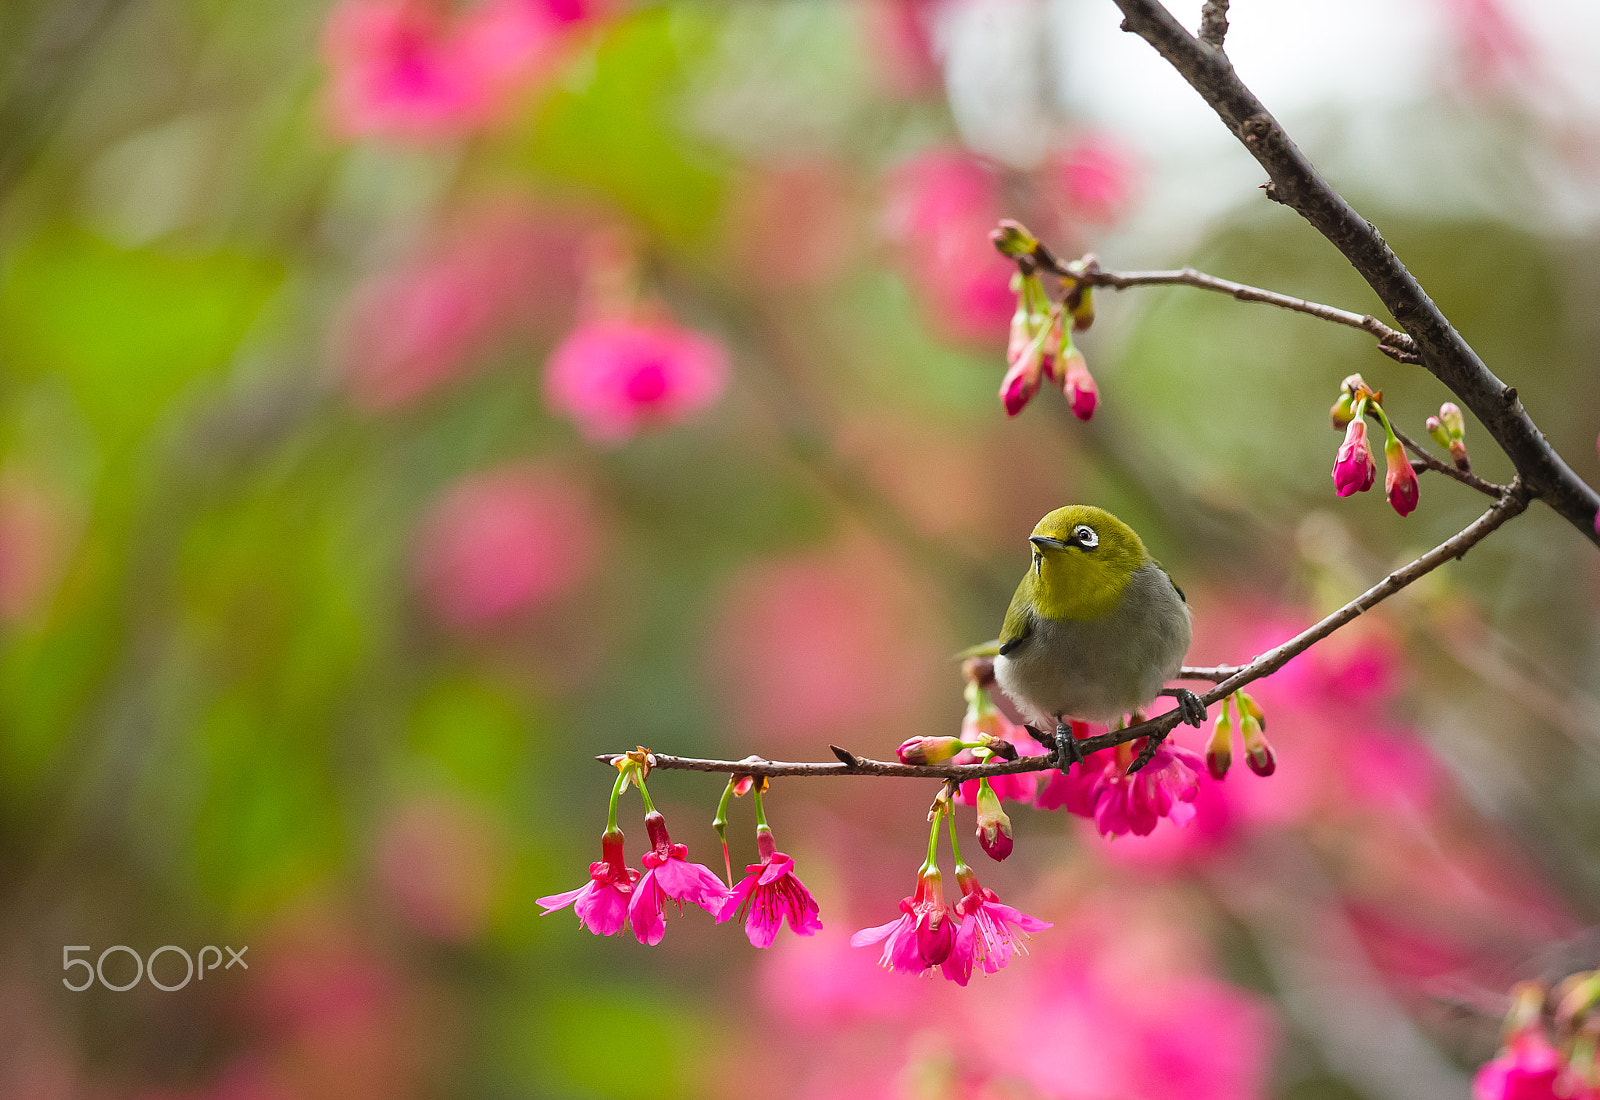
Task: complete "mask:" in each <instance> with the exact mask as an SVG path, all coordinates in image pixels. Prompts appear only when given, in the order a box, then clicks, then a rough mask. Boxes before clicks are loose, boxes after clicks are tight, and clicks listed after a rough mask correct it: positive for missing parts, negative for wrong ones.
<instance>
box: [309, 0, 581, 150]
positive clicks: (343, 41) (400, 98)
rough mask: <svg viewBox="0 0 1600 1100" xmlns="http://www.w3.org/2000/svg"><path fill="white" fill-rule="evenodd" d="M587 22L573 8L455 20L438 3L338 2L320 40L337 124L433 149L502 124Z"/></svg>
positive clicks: (496, 0)
mask: <svg viewBox="0 0 1600 1100" xmlns="http://www.w3.org/2000/svg"><path fill="white" fill-rule="evenodd" d="M587 15H588V11H587V5H585V4H582V3H574V2H573V0H487V2H485V3H482V4H479V5H477V6H476V7H473V8H472V9H470V10H468V11H467V12H465V13H464V14H462V15H461V16H460V17H458V18H455V19H452V18H451V17H450V16H448V15H447V13H446V12H445V10H444V9H443V8H442V7H441V5H440V4H439V3H438V2H437V0H341V2H340V3H339V4H338V5H337V6H336V7H335V8H334V10H333V12H332V13H331V14H330V15H329V17H328V23H327V27H326V29H325V32H324V35H323V54H324V57H325V58H326V60H327V63H328V67H329V75H330V88H329V93H328V98H329V103H328V106H329V114H330V121H331V124H332V126H333V128H334V130H335V131H336V132H337V133H338V134H339V135H340V136H342V137H346V138H359V137H378V138H388V139H399V140H409V141H427V140H436V139H440V138H449V137H456V136H459V135H461V134H464V133H467V132H469V131H471V130H473V129H476V128H478V127H481V126H483V125H486V124H489V123H492V122H495V121H498V120H499V119H500V118H501V117H502V116H503V115H504V114H505V113H506V111H507V109H508V107H509V106H510V105H511V104H512V103H513V102H514V100H515V97H516V96H517V95H518V94H519V93H520V92H522V91H523V90H524V89H526V88H527V87H529V86H531V85H532V84H533V83H535V82H536V81H538V80H539V79H540V78H541V77H543V76H544V75H545V74H546V73H547V72H549V71H550V69H551V65H552V62H553V61H554V60H555V59H556V58H557V57H558V56H559V54H560V52H561V48H562V46H563V45H564V42H565V35H566V32H567V31H568V29H569V28H570V27H572V26H573V25H575V24H576V23H578V22H581V21H582V20H583V19H584V18H586V16H587Z"/></svg>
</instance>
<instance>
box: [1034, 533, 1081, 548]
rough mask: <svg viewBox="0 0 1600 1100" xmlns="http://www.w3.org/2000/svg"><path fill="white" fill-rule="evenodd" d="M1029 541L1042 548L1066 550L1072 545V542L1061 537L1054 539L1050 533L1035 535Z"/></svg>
mask: <svg viewBox="0 0 1600 1100" xmlns="http://www.w3.org/2000/svg"><path fill="white" fill-rule="evenodd" d="M1028 541H1029V542H1031V543H1033V544H1034V545H1035V546H1037V547H1038V548H1039V549H1040V550H1065V549H1066V548H1067V547H1068V546H1070V545H1071V544H1070V543H1066V542H1062V541H1061V540H1060V539H1053V538H1051V537H1050V536H1048V535H1034V536H1032V537H1031V538H1029V539H1028Z"/></svg>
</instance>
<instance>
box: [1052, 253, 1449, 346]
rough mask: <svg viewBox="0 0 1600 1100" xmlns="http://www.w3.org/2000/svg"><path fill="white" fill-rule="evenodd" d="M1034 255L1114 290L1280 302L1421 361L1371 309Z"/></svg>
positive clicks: (1190, 271) (1195, 275) (1186, 272)
mask: <svg viewBox="0 0 1600 1100" xmlns="http://www.w3.org/2000/svg"><path fill="white" fill-rule="evenodd" d="M1034 257H1035V258H1036V259H1037V260H1038V261H1039V262H1040V263H1042V264H1043V265H1044V266H1046V267H1048V268H1049V269H1050V270H1052V271H1054V272H1055V273H1056V274H1058V275H1060V276H1062V277H1064V278H1069V279H1076V280H1078V281H1079V282H1081V283H1086V284H1088V285H1089V286H1099V287H1110V288H1111V289H1113V290H1126V289H1128V288H1129V287H1135V286H1192V287H1196V288H1198V289H1200V290H1213V291H1216V292H1217V293H1219V294H1226V295H1228V296H1230V297H1232V298H1237V299H1238V300H1239V301H1241V302H1262V303H1264V304H1266V305H1269V306H1277V307H1278V308H1279V309H1288V310H1293V311H1294V312H1296V313H1305V314H1309V315H1310V316H1312V317H1320V318H1321V319H1322V320H1324V321H1332V322H1333V323H1334V324H1336V325H1344V326H1346V327H1347V328H1353V329H1360V330H1361V331H1362V332H1366V333H1369V334H1371V335H1372V336H1375V337H1377V338H1378V347H1379V349H1380V350H1381V351H1382V352H1383V353H1384V354H1385V355H1388V356H1389V357H1390V358H1391V359H1397V360H1399V361H1401V362H1411V363H1414V362H1416V361H1417V351H1416V344H1415V342H1414V341H1413V340H1412V339H1411V337H1409V336H1407V335H1406V334H1405V333H1403V332H1400V331H1398V330H1396V329H1393V328H1390V327H1389V326H1388V325H1386V324H1384V323H1383V322H1382V321H1380V320H1378V319H1377V318H1376V317H1374V316H1372V315H1371V314H1370V313H1352V312H1350V311H1349V310H1347V309H1339V308H1337V307H1336V306H1325V305H1323V304H1322V303H1320V302H1308V301H1306V300H1305V299H1304V298H1295V297H1293V296H1291V295H1288V294H1279V293H1278V292H1277V291H1273V290H1263V289H1261V288H1260V287H1257V286H1248V285H1246V284H1244V283H1236V282H1233V281H1232V280H1230V279H1219V278H1217V276H1215V275H1207V274H1206V273H1205V272H1203V271H1196V270H1195V269H1194V268H1192V267H1184V268H1179V269H1178V270H1176V271H1102V270H1101V269H1100V267H1099V265H1098V264H1096V263H1095V262H1094V261H1093V260H1092V259H1090V260H1088V261H1087V262H1085V261H1076V262H1073V263H1062V262H1061V261H1060V260H1059V259H1057V258H1056V257H1055V256H1054V255H1052V254H1051V253H1050V251H1049V250H1048V249H1046V248H1045V247H1044V246H1043V245H1041V246H1040V247H1039V248H1038V249H1037V250H1035V252H1034Z"/></svg>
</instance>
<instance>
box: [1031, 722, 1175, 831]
mask: <svg viewBox="0 0 1600 1100" xmlns="http://www.w3.org/2000/svg"><path fill="white" fill-rule="evenodd" d="M1137 744H1138V742H1128V743H1125V744H1122V745H1118V746H1116V747H1115V748H1110V749H1102V750H1100V751H1099V752H1094V753H1090V754H1089V756H1088V758H1087V759H1085V760H1084V761H1083V763H1081V764H1075V765H1073V766H1072V769H1071V771H1070V772H1067V773H1062V772H1055V773H1053V774H1052V775H1051V776H1050V778H1049V780H1048V781H1047V783H1046V785H1045V786H1044V787H1043V788H1041V789H1040V791H1039V794H1038V796H1037V797H1036V798H1035V799H1034V805H1036V806H1038V807H1040V808H1041V809H1047V810H1049V809H1055V808H1056V807H1065V808H1066V809H1067V810H1068V811H1069V812H1071V813H1074V814H1077V815H1078V816H1080V817H1088V818H1092V819H1093V820H1094V823H1095V827H1096V828H1098V829H1099V830H1100V834H1101V835H1102V836H1122V835H1124V834H1126V833H1133V834H1134V835H1135V836H1149V835H1150V833H1151V832H1152V831H1154V829H1155V827H1156V824H1157V823H1158V822H1159V821H1160V820H1161V819H1162V818H1163V817H1164V818H1167V819H1168V820H1169V821H1171V822H1172V823H1173V824H1174V825H1178V826H1182V825H1187V824H1188V823H1189V821H1190V820H1191V819H1192V818H1193V817H1194V813H1195V811H1194V805H1193V803H1194V800H1195V798H1196V797H1197V796H1198V795H1199V793H1200V772H1201V770H1202V769H1203V768H1204V767H1205V761H1204V760H1203V759H1202V757H1201V756H1200V754H1199V753H1197V752H1195V751H1194V750H1192V749H1186V748H1184V747H1183V746H1181V745H1176V744H1173V743H1172V741H1171V740H1167V741H1163V742H1162V744H1161V746H1160V747H1159V748H1157V749H1156V751H1155V754H1154V755H1153V756H1152V757H1151V758H1150V762H1149V763H1148V764H1146V765H1145V766H1144V767H1143V768H1142V769H1140V770H1139V771H1138V772H1136V773H1134V774H1133V775H1128V774H1127V770H1128V766H1129V765H1130V764H1131V763H1132V762H1133V757H1134V755H1135V754H1136V752H1137V748H1136V745H1137Z"/></svg>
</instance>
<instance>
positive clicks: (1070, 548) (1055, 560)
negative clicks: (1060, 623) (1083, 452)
mask: <svg viewBox="0 0 1600 1100" xmlns="http://www.w3.org/2000/svg"><path fill="white" fill-rule="evenodd" d="M1028 542H1029V543H1031V544H1032V546H1033V564H1032V565H1031V567H1030V568H1029V572H1028V577H1029V580H1030V581H1032V585H1031V587H1032V589H1033V592H1032V596H1033V606H1034V610H1035V611H1036V612H1037V613H1038V614H1040V615H1043V616H1044V617H1045V618H1047V619H1097V618H1099V617H1100V616H1102V615H1108V614H1110V613H1111V611H1112V610H1114V609H1115V608H1116V606H1117V602H1118V601H1119V600H1120V599H1121V598H1122V591H1123V589H1125V588H1126V587H1127V586H1128V582H1129V581H1130V580H1131V579H1132V578H1133V575H1134V573H1135V572H1137V571H1138V570H1139V569H1140V568H1141V567H1143V566H1144V565H1145V563H1146V562H1148V561H1150V552H1149V551H1148V550H1146V549H1145V548H1144V543H1143V542H1142V541H1141V540H1140V538H1139V536H1138V535H1137V534H1136V533H1135V532H1134V530H1133V528H1131V527H1129V526H1128V525H1127V524H1126V523H1123V522H1122V521H1121V520H1120V519H1118V518H1117V517H1116V516H1114V515H1112V514H1111V513H1110V512H1107V511H1106V510H1105V509H1103V508H1092V507H1090V506H1089V505H1087V504H1070V505H1068V506H1067V507H1065V508H1057V509H1056V510H1055V511H1054V512H1051V513H1050V514H1049V515H1047V516H1045V517H1044V519H1042V520H1040V521H1039V525H1038V526H1037V527H1035V528H1034V529H1033V534H1032V535H1031V536H1030V537H1029V539H1028Z"/></svg>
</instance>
